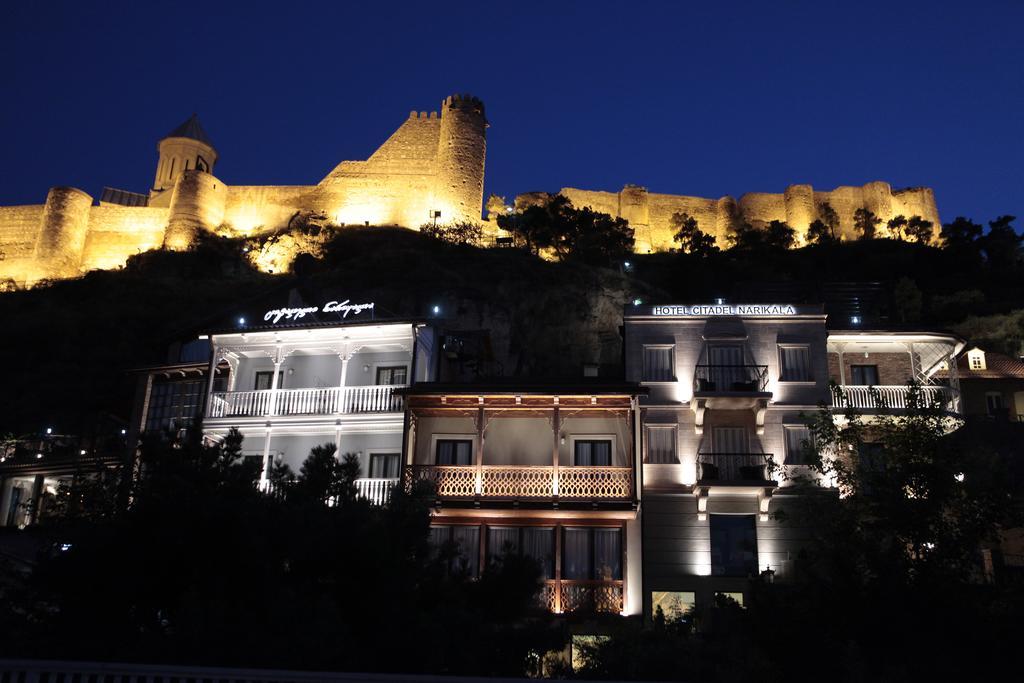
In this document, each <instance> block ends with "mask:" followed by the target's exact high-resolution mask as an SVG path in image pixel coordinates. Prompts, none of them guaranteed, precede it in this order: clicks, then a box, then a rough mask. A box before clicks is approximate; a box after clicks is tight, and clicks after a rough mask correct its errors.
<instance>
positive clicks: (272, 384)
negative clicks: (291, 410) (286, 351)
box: [267, 346, 284, 415]
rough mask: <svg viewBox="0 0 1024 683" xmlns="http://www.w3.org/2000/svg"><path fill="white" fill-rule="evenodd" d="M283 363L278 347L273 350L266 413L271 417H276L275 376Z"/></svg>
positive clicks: (279, 371)
mask: <svg viewBox="0 0 1024 683" xmlns="http://www.w3.org/2000/svg"><path fill="white" fill-rule="evenodd" d="M283 362H284V358H283V357H282V356H281V347H280V346H278V347H277V348H276V349H275V350H274V374H272V375H271V376H270V406H269V408H270V409H269V410H268V411H267V412H268V413H269V414H271V415H277V392H278V386H277V385H278V381H277V376H278V375H279V374H281V363H283Z"/></svg>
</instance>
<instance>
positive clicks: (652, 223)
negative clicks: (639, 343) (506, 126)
mask: <svg viewBox="0 0 1024 683" xmlns="http://www.w3.org/2000/svg"><path fill="white" fill-rule="evenodd" d="M561 194H563V195H565V196H566V197H568V198H569V200H570V201H572V203H573V206H576V207H584V206H589V207H591V208H593V209H594V210H595V211H601V212H603V213H608V214H611V215H613V216H620V217H622V218H626V219H627V220H629V222H630V225H631V226H632V227H633V229H634V232H635V239H636V251H638V252H640V253H646V252H649V251H662V250H665V249H670V248H674V247H675V246H677V245H676V244H675V243H674V241H673V239H672V237H673V234H674V227H673V224H672V216H673V215H674V214H676V213H688V214H689V215H690V216H692V217H694V218H695V219H697V223H698V225H699V227H700V229H701V230H703V231H704V232H707V233H710V234H713V235H715V237H716V238H717V240H718V243H719V244H724V243H725V239H726V237H727V235H728V230H729V227H730V225H731V224H732V221H733V217H734V215H735V214H736V212H738V213H739V215H740V216H742V218H743V219H745V220H746V221H748V222H749V223H750V224H752V225H753V226H754V227H763V226H764V225H766V224H767V223H769V222H771V221H784V222H785V223H788V224H789V225H790V226H791V227H793V228H795V229H796V230H797V233H798V235H799V236H800V238H801V239H802V238H803V236H804V235H805V234H806V232H807V228H808V226H810V224H811V223H812V222H813V221H814V220H815V219H818V218H820V217H821V207H822V205H823V204H824V203H826V202H827V203H828V204H830V205H831V206H832V208H833V209H835V211H836V213H837V214H838V215H839V229H840V232H841V233H842V236H843V238H844V239H855V238H856V236H857V234H856V232H855V231H854V229H853V215H854V212H855V211H857V209H860V208H866V209H869V210H871V211H872V212H874V213H875V214H876V215H877V216H878V217H879V218H881V219H882V220H883V221H888V220H889V219H890V218H893V217H895V216H898V215H903V216H906V217H907V218H909V217H911V216H921V217H922V218H924V219H926V220H929V221H931V222H932V223H933V224H934V226H935V235H936V236H937V235H938V231H939V226H940V222H939V212H938V209H937V207H936V205H935V195H934V193H933V192H932V190H931V189H929V188H926V187H918V188H908V189H905V190H893V189H892V188H891V186H890V185H889V183H885V182H881V181H876V182H871V183H867V184H866V185H864V186H862V187H850V186H841V187H837V188H836V189H834V190H832V191H830V192H816V191H815V190H814V188H813V187H811V186H810V185H790V186H789V187H787V188H786V190H785V191H784V192H783V193H781V194H779V193H768V192H748V193H747V194H744V195H743V196H741V197H740V198H739V200H734V199H732V198H731V197H722V198H721V199H717V200H716V199H704V198H701V197H687V196H683V195H670V194H654V193H649V192H647V190H645V189H644V188H641V187H637V186H635V185H627V186H626V187H624V188H623V189H622V191H621V192H595V191H591V190H580V189H576V188H572V187H566V188H563V189H562V190H561ZM522 196H523V197H530V196H532V195H522ZM883 234H884V231H883Z"/></svg>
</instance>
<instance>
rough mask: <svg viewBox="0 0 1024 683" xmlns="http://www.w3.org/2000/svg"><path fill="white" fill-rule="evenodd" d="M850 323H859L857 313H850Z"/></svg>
mask: <svg viewBox="0 0 1024 683" xmlns="http://www.w3.org/2000/svg"><path fill="white" fill-rule="evenodd" d="M850 324H851V325H860V316H859V315H851V316H850Z"/></svg>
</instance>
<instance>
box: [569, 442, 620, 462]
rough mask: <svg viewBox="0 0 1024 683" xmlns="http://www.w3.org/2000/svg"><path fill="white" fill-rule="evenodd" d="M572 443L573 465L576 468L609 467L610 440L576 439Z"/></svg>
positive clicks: (610, 456)
mask: <svg viewBox="0 0 1024 683" xmlns="http://www.w3.org/2000/svg"><path fill="white" fill-rule="evenodd" d="M573 443H574V445H573V464H574V465H576V466H577V467H610V466H611V464H612V442H611V439H600V440H598V439H577V440H575V441H574V442H573Z"/></svg>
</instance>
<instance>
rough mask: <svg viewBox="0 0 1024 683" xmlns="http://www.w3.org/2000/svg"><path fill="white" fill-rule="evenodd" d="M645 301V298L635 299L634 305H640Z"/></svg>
mask: <svg viewBox="0 0 1024 683" xmlns="http://www.w3.org/2000/svg"><path fill="white" fill-rule="evenodd" d="M643 302H644V300H643V299H633V305H634V306H639V305H640V304H642V303H643Z"/></svg>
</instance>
